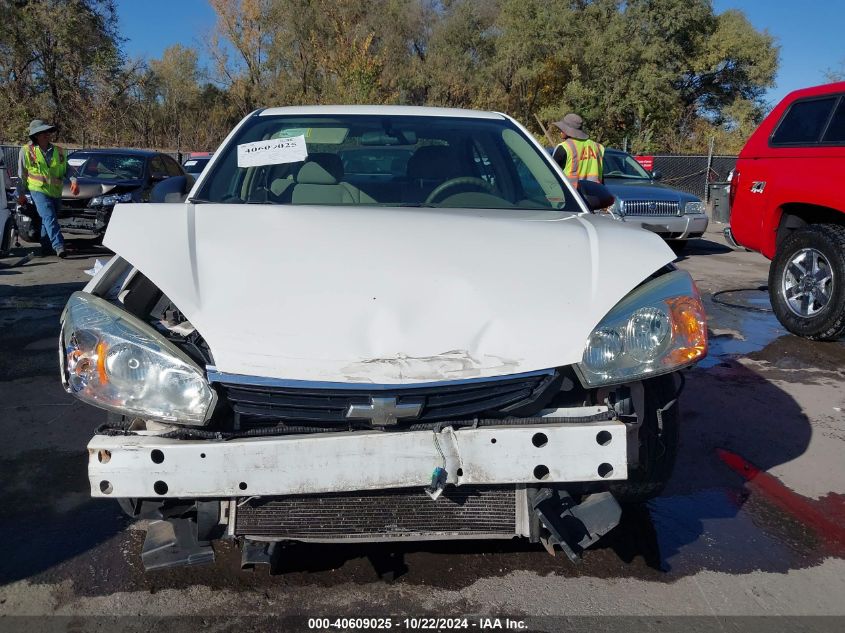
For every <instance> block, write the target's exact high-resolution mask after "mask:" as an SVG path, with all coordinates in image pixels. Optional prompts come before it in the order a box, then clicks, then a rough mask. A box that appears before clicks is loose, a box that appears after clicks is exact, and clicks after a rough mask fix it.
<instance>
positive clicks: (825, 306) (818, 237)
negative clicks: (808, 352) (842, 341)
mask: <svg viewBox="0 0 845 633" xmlns="http://www.w3.org/2000/svg"><path fill="white" fill-rule="evenodd" d="M769 298H770V299H771V302H772V310H773V311H774V313H775V316H776V317H777V319H778V321H780V322H781V324H782V325H783V327H785V328H786V329H787V330H789V331H790V332H792V333H793V334H796V335H798V336H803V337H804V338H808V339H812V340H817V341H830V340H835V339H838V338H840V337H841V336H842V335H843V334H845V226H840V225H838V224H813V225H810V226H807V227H805V228H803V229H800V230H798V231H795V232H794V233H792V234H790V235H789V236H788V237H787V238H786V239H785V240H784V241H783V243H782V244H780V245H779V246H778V249H777V252H776V253H775V257H774V259H773V260H772V265H771V267H770V268H769Z"/></svg>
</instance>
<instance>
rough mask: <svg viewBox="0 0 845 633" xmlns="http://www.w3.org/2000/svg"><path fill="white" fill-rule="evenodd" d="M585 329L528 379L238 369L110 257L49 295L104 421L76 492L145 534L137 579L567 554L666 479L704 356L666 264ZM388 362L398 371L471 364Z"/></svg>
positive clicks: (64, 348)
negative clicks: (490, 554) (383, 553)
mask: <svg viewBox="0 0 845 633" xmlns="http://www.w3.org/2000/svg"><path fill="white" fill-rule="evenodd" d="M590 327H592V330H591V331H590V333H589V336H587V337H586V340H584V339H583V338H582V339H581V341H580V342H579V343H578V347H579V348H580V349H582V350H583V352H582V353H580V358H578V359H573V362H567V363H563V364H555V365H553V366H549V367H546V368H542V369H531V370H527V371H513V372H508V371H506V370H500V371H499V373H496V372H495V371H486V372H479V373H486V374H487V375H481V376H475V377H466V376H465V375H464V376H462V377H460V378H457V379H446V378H443V379H435V380H423V379H417V380H410V381H408V380H406V381H404V382H401V381H385V382H382V383H377V382H373V381H362V380H350V381H320V380H312V379H308V380H300V379H286V378H280V377H278V376H266V375H265V376H262V375H248V374H244V373H237V372H231V371H227V370H226V369H227V368H224V367H219V366H218V363H216V361H215V357H214V346H213V345H211V344H209V342H207V340H206V339H205V338H204V333H203V332H201V331H200V329H199V328H197V327H195V326H194V324H193V322H192V321H189V320H188V318H187V317H186V316H185V315H184V314H183V313H182V312H181V311H180V308H179V306H177V305H176V304H175V303H174V302H173V301H172V300H171V299H170V298H169V297H168V296H167V295H166V294H165V292H163V290H162V289H160V288H159V286H158V285H156V284H155V283H153V282H152V281H151V280H150V279H149V278H148V277H146V276H145V275H144V274H143V273H141V272H140V271H139V270H138V269H136V268H134V267H133V266H131V265H130V264H129V263H128V262H126V261H125V260H123V259H122V258H121V257H115V258H114V259H113V260H112V261H111V262H110V263H109V264H108V265H107V266H106V267H105V268H104V269H103V270H102V271H101V273H100V274H99V275H98V276H97V278H95V279H94V280H93V281H92V282H91V283H90V284H89V286H88V287H87V288H86V289H85V291H82V292H77V293H75V294H74V295H73V296H72V297H71V299H70V301H69V302H68V305H67V307H66V308H65V311H64V313H63V315H62V329H61V340H60V363H61V372H62V381H63V384H64V385H65V388H66V389H67V391H68V392H70V393H72V394H74V395H75V396H77V397H78V398H80V399H81V400H83V401H85V402H87V403H89V404H92V405H94V406H97V407H100V408H102V409H105V410H107V411H109V412H110V415H109V420H108V422H107V423H105V424H103V425H102V426H100V427H99V428H98V429H97V432H96V434H95V436H94V437H93V438H92V440H91V441H90V443H89V445H88V453H89V462H88V474H89V480H90V484H91V494H92V496H94V497H100V498H114V499H117V500H119V501H120V503H121V506H122V507H123V509H124V510H125V511H126V512H127V513H128V514H129V515H130V516H133V517H135V518H139V519H147V520H149V521H150V524H149V529H148V532H147V538H146V541H145V544H144V548H143V552H142V560H143V562H144V566H145V568H146V569H148V570H149V569H159V568H165V567H172V566H178V565H191V564H198V563H205V562H210V561H212V560H213V550H212V549H211V541H212V540H214V539H217V538H229V539H234V540H236V541H238V542H239V543H240V544H241V545H242V552H243V559H242V562H243V565H245V566H246V565H253V564H256V563H262V562H268V561H269V554H270V552H271V551H272V549H273V547H274V544H275V543H278V542H282V541H310V542H322V543H348V542H356V541H357V542H362V541H367V542H371V541H384V542H391V541H399V540H406V541H407V540H411V541H419V540H431V539H510V538H514V537H524V538H527V539H529V540H530V542H532V543H542V544H543V545H544V546H545V547H546V548H547V549H548V550H549V551H551V552H554V551H555V547H556V546H557V547H558V548H560V549H561V550H562V551H563V552H564V553H565V554H566V555H567V556H568V557H569V558H570V559H572V560H577V559H578V557H579V556H580V555H581V553H582V552H583V550H584V549H585V548H587V547H589V546H590V545H592V544H593V543H595V542H596V541H597V540H598V539H599V538H600V537H601V536H603V535H604V534H606V533H607V532H608V531H610V530H611V529H613V528H614V527H615V526H616V525H617V524H618V522H619V520H620V516H621V508H620V503H619V502H623V503H624V502H639V501H643V500H645V499H647V498H650V497H651V496H654V495H655V494H657V493H658V492H659V490H660V488H661V487H662V485H663V484H664V483H665V481H666V479H667V478H668V475H669V473H670V472H671V469H672V465H673V461H674V455H675V448H676V445H677V429H678V423H679V419H678V406H677V398H678V395H679V393H680V389H681V386H682V379H681V377H680V374H679V373H678V372H679V370H681V369H683V368H684V367H688V366H690V365H691V364H693V363H695V362H697V361H698V360H700V359H701V358H703V357H704V356H705V355H706V353H707V338H706V324H705V316H704V311H703V307H702V304H701V300H700V298H699V295H698V292H697V290H696V288H695V285H694V284H693V282H692V280H691V278H690V277H689V275H688V274H687V273H685V272H682V271H678V270H675V269H674V268H673V267H671V265H669V266H664V267H662V268H660V269H659V270H658V271H657V272H655V273H653V274H651V275H650V276H649V277H648V278H647V279H646V280H645V281H643V282H642V283H640V284H639V285H637V286H636V287H635V288H634V289H633V290H630V291H629V292H627V293H626V295H625V296H624V298H622V299H621V301H618V302H617V303H616V304H615V305H614V306H613V308H612V309H610V310H609V311H608V312H607V313H606V314H605V316H604V317H603V318H601V319H600V321H599V322H598V323H596V322H595V320H593V324H592V325H591V326H590ZM258 335H259V336H260V332H259V333H258ZM524 335H525V336H528V334H524ZM242 336H245V335H242ZM560 336H562V337H566V336H569V334H568V333H566V332H561V333H560ZM579 336H580V335H579ZM367 360H368V359H360V363H359V364H364V365H366V362H367ZM382 360H383V359H379V361H382ZM392 360H393V363H394V364H397V363H398V364H399V365H400V366H404V367H407V368H409V369H408V371H411V372H413V371H419V367H420V366H425V365H426V364H432V365H434V364H438V363H440V364H442V363H447V364H449V363H456V362H457V363H458V364H461V366H465V365H466V364H467V363H469V364H471V362H472V361H473V357H472V355H471V354H465V353H462V352H460V351H456V350H452V351H449V352H445V353H444V354H441V355H439V356H435V357H425V358H420V357H408V356H404V357H403V356H399V357H395V358H394V359H392ZM517 369H519V368H517ZM438 371H440V370H438ZM268 373H269V372H268Z"/></svg>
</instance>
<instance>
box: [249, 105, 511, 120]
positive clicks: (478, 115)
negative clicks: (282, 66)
mask: <svg viewBox="0 0 845 633" xmlns="http://www.w3.org/2000/svg"><path fill="white" fill-rule="evenodd" d="M257 114H258V116H273V115H280V114H287V115H291V114H298V115H315V114H327V115H342V114H358V115H382V116H442V117H461V118H469V119H498V120H504V118H505V115H503V114H501V113H500V112H486V111H483V110H465V109H462V108H431V107H424V106H374V105H312V106H285V107H281V108H266V109H265V110H261V111H260V112H257Z"/></svg>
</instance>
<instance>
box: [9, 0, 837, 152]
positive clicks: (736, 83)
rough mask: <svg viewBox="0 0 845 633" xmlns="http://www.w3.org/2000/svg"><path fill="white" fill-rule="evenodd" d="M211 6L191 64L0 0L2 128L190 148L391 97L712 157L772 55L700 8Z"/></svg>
mask: <svg viewBox="0 0 845 633" xmlns="http://www.w3.org/2000/svg"><path fill="white" fill-rule="evenodd" d="M210 2H211V5H212V7H213V8H214V10H215V12H216V13H217V16H218V20H217V24H216V26H215V27H214V29H213V31H212V32H211V33H209V34H207V37H206V38H205V47H206V50H205V51H204V52H205V53H207V56H208V58H209V59H210V60H211V63H210V68H208V69H203V68H200V67H199V62H198V60H199V58H200V55H199V51H197V50H195V49H192V48H189V47H185V46H182V45H175V46H172V47H171V48H169V49H167V51H165V53H164V55H163V56H162V58H161V59H158V60H150V61H144V60H132V61H128V62H127V61H126V60H124V59H123V57H122V54H121V44H122V42H121V39H120V37H119V34H118V32H117V21H116V16H115V13H114V6H113V0H0V13H2V15H3V16H4V18H5V17H6V16H10V18H9V19H3V20H0V88H2V90H0V132H2V134H3V136H4V137H5V138H6V139H7V140H20V139H21V136H22V130H23V129H24V127H25V125H26V122H27V121H29V120H30V119H31V118H35V117H42V118H48V119H53V120H56V121H59V122H60V123H61V124H63V127H64V130H63V137H64V140H72V141H82V140H86V141H87V142H94V143H99V144H109V145H117V144H120V145H138V146H157V147H170V148H178V149H186V150H187V149H196V150H200V149H213V148H214V147H215V146H216V145H217V143H218V142H219V141H220V140H221V139H222V138H223V136H224V135H225V134H226V133H227V132H228V130H229V129H230V128H231V126H232V125H233V124H234V123H235V122H236V121H237V120H238V119H239V118H241V117H242V116H243V115H245V114H247V113H248V112H250V111H251V110H253V109H255V108H256V107H260V106H263V105H289V104H312V103H405V104H416V105H440V106H451V107H468V108H483V109H493V110H499V111H503V112H507V113H508V114H511V115H513V116H514V117H516V118H517V119H518V120H520V121H521V122H523V123H524V124H526V125H527V126H529V128H531V129H532V131H533V132H534V133H535V134H537V135H538V136H539V135H541V129H540V126H539V124H538V123H537V121H536V119H535V117H537V116H539V117H540V118H541V119H543V120H545V121H547V122H549V121H552V120H556V119H557V118H560V117H561V116H563V115H564V114H566V113H567V112H571V111H575V112H578V113H579V114H581V116H582V117H583V118H584V119H585V122H586V126H587V128H588V130H589V131H590V132H591V133H592V135H593V137H594V138H596V139H598V140H600V141H602V142H604V143H605V144H609V145H617V146H618V145H621V144H622V142H623V139H626V138H627V139H628V146H629V148H631V149H633V150H634V151H642V152H648V151H672V152H684V151H702V150H704V149H706V147H707V145H708V143H709V141H710V139H711V138H715V139H716V143H717V148H718V151H721V152H728V151H734V150H736V149H738V148H739V147H741V146H742V143H743V142H744V140H745V138H747V136H748V134H749V133H750V132H751V131H752V130H753V129H754V127H755V126H756V125H757V123H758V122H759V121H760V119H761V118H762V116H763V115H764V114H765V112H766V109H767V104H766V103H765V102H764V94H765V91H766V89H767V88H768V87H770V86H771V85H772V83H773V79H774V75H775V72H776V70H777V63H778V47H777V45H776V43H775V41H774V39H773V38H772V36H771V35H769V34H768V33H766V32H760V31H757V30H755V29H754V28H753V27H752V26H751V25H750V23H749V22H748V20H747V19H746V18H745V16H744V15H743V14H742V13H741V12H740V11H735V10H730V11H726V12H724V13H722V14H718V15H717V14H715V12H714V11H713V7H712V4H711V2H710V0H210ZM45 41H46V42H49V43H50V44H51V45H50V46H48V47H46V50H45V47H44V46H43V43H44V42H45ZM834 72H836V71H831V73H834Z"/></svg>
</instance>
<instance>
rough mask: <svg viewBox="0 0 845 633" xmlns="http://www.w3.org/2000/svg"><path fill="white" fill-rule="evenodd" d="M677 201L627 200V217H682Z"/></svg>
mask: <svg viewBox="0 0 845 633" xmlns="http://www.w3.org/2000/svg"><path fill="white" fill-rule="evenodd" d="M680 209H681V207H680V204H679V203H678V201H677V200H625V215H646V216H661V215H662V216H667V215H680V214H681V212H680Z"/></svg>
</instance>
